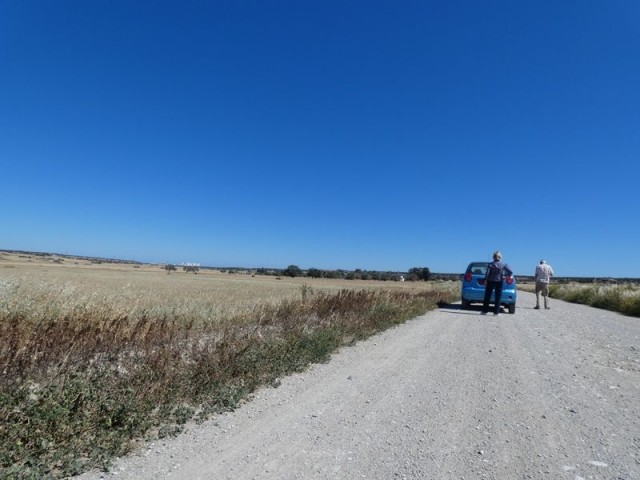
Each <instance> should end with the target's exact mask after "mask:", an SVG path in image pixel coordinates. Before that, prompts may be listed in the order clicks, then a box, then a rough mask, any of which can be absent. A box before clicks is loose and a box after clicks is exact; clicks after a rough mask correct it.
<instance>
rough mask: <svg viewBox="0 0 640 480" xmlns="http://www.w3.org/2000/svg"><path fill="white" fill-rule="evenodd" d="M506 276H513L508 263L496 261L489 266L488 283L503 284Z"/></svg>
mask: <svg viewBox="0 0 640 480" xmlns="http://www.w3.org/2000/svg"><path fill="white" fill-rule="evenodd" d="M504 274H507V275H513V272H512V271H511V269H510V268H509V265H507V264H506V263H503V262H500V261H495V262H491V263H490V264H489V265H488V266H487V276H486V277H485V278H486V280H487V282H501V281H502V280H503V278H504Z"/></svg>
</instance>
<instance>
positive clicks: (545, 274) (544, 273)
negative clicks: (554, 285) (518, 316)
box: [534, 260, 553, 310]
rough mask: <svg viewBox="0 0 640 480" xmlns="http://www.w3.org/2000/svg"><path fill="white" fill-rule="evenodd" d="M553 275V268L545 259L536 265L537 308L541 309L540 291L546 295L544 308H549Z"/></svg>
mask: <svg viewBox="0 0 640 480" xmlns="http://www.w3.org/2000/svg"><path fill="white" fill-rule="evenodd" d="M551 277H553V268H551V265H549V264H548V263H547V262H545V261H544V260H540V265H537V266H536V306H535V307H534V308H535V309H536V310H540V293H542V296H543V297H544V308H545V309H546V310H549V308H551V307H549V300H548V298H549V282H550V281H551Z"/></svg>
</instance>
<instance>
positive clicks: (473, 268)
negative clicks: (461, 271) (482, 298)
mask: <svg viewBox="0 0 640 480" xmlns="http://www.w3.org/2000/svg"><path fill="white" fill-rule="evenodd" d="M487 265H488V264H487V263H472V264H471V265H469V266H468V267H467V272H470V273H472V274H473V275H485V274H486V273H487Z"/></svg>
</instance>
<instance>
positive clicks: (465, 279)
mask: <svg viewBox="0 0 640 480" xmlns="http://www.w3.org/2000/svg"><path fill="white" fill-rule="evenodd" d="M471 278H472V277H471V272H467V273H465V275H464V281H465V282H470V281H471Z"/></svg>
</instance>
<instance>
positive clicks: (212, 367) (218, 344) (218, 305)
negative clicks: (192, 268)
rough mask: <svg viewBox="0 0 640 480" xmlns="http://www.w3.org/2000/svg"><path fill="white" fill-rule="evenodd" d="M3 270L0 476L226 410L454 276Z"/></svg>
mask: <svg viewBox="0 0 640 480" xmlns="http://www.w3.org/2000/svg"><path fill="white" fill-rule="evenodd" d="M58 268H59V269H62V268H63V267H58ZM60 271H62V270H60ZM11 273H12V274H14V273H16V275H12V276H7V275H0V339H2V341H1V343H0V371H1V372H2V375H1V376H0V478H60V477H64V476H69V475H73V474H78V473H81V472H83V471H86V470H87V469H90V468H96V467H97V468H102V469H105V468H108V465H109V463H110V460H111V459H112V458H113V457H114V456H118V455H123V454H125V453H127V452H128V451H130V450H131V449H132V448H133V447H134V446H135V444H136V441H142V440H145V439H154V438H162V437H165V436H167V435H174V434H176V433H179V432H180V431H181V430H182V429H183V428H184V425H185V424H186V422H188V421H190V420H196V421H202V420H204V419H206V418H207V417H209V416H210V415H212V414H215V413H217V412H221V411H225V410H229V409H233V408H235V407H236V406H237V405H238V404H239V403H240V402H242V401H243V400H246V399H247V397H248V396H249V394H250V393H251V392H252V391H254V390H255V389H256V388H257V387H259V386H262V385H274V386H275V385H277V384H278V381H279V379H280V378H281V377H282V376H284V375H287V374H290V373H292V372H295V371H300V370H302V369H304V368H305V367H306V366H308V365H309V364H310V363H312V362H322V361H326V360H327V359H328V357H329V355H330V354H331V352H333V351H334V350H335V349H336V348H339V347H340V346H343V345H347V344H350V343H352V342H355V341H357V340H359V339H363V338H366V337H368V336H370V335H372V334H374V333H376V332H379V331H381V330H383V329H386V328H388V327H391V326H393V325H396V324H399V323H401V322H403V321H405V320H407V319H410V318H412V317H415V316H417V315H420V314H422V313H424V312H425V311H427V310H429V309H432V308H434V307H435V306H436V305H437V303H439V302H451V301H454V300H455V299H456V297H457V296H458V294H459V285H458V284H457V283H455V282H443V283H438V284H432V283H426V282H421V283H419V284H414V285H413V286H411V287H409V286H407V285H406V284H403V285H402V286H401V282H397V283H396V282H394V284H395V285H398V287H397V288H385V287H383V286H380V285H372V287H371V288H350V289H348V288H344V287H343V286H342V285H340V284H335V283H331V282H333V281H329V280H324V279H323V280H318V281H316V282H317V283H315V284H314V283H313V281H312V282H311V283H309V284H307V283H294V281H293V280H291V283H287V282H284V281H278V282H276V281H275V280H266V279H264V278H262V279H258V278H255V279H252V278H250V277H248V278H243V279H240V280H237V281H235V280H229V279H228V276H222V275H219V276H207V274H200V275H185V274H180V275H179V274H172V275H166V273H164V272H162V270H161V269H160V268H158V269H157V272H145V271H140V270H136V271H134V270H132V269H131V270H127V271H124V270H123V271H121V272H118V271H106V270H105V271H99V272H98V271H97V270H96V271H88V270H87V271H82V270H78V271H73V272H72V271H71V270H68V271H65V273H64V276H61V275H62V274H60V275H58V273H56V274H55V275H53V274H52V273H51V271H50V270H49V271H47V270H42V271H36V273H35V274H34V273H33V272H29V275H22V276H21V275H17V273H18V272H13V271H12V272H11ZM163 273H164V274H163ZM300 282H302V280H300ZM381 283H382V282H381Z"/></svg>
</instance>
